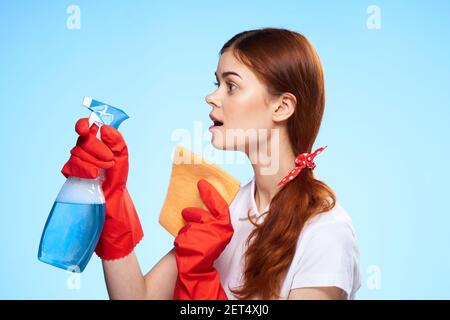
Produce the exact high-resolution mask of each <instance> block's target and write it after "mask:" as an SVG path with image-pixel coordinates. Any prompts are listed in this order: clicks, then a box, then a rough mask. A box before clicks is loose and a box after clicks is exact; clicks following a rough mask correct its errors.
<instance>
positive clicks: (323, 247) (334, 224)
mask: <svg viewBox="0 0 450 320" xmlns="http://www.w3.org/2000/svg"><path fill="white" fill-rule="evenodd" d="M359 264H360V262H359V247H358V243H357V239H356V235H355V231H354V227H353V223H352V219H351V217H350V216H349V214H348V213H347V212H346V210H345V209H344V208H342V207H341V206H340V204H339V203H338V202H336V205H335V207H334V208H333V209H332V210H330V211H327V212H323V213H320V214H319V215H317V216H316V217H314V218H313V219H312V220H311V221H310V222H309V223H308V224H307V225H305V227H304V229H303V231H302V233H301V235H300V237H299V240H298V243H297V252H296V258H295V263H294V264H293V268H294V271H295V276H294V281H293V286H292V288H301V287H322V286H330V287H331V286H335V287H339V288H341V289H343V290H344V291H345V292H346V293H347V296H348V297H350V298H352V297H353V296H354V294H355V292H356V290H357V289H358V288H359V286H360V276H359Z"/></svg>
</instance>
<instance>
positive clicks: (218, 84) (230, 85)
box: [213, 81, 237, 91]
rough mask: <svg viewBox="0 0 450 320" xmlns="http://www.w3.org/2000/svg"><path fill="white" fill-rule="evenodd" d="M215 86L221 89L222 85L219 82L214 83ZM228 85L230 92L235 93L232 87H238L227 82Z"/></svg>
mask: <svg viewBox="0 0 450 320" xmlns="http://www.w3.org/2000/svg"><path fill="white" fill-rule="evenodd" d="M213 84H214V85H215V86H216V87H220V83H219V82H218V81H216V82H213ZM226 84H227V87H228V91H233V89H232V88H231V87H232V86H234V87H237V86H236V85H235V84H234V83H231V82H227V83H226Z"/></svg>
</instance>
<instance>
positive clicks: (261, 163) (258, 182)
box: [246, 129, 296, 213]
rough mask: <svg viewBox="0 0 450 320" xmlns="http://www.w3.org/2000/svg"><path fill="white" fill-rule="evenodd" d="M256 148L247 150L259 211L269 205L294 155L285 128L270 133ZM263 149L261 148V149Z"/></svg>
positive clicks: (292, 165) (291, 167) (287, 171)
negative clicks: (275, 133)
mask: <svg viewBox="0 0 450 320" xmlns="http://www.w3.org/2000/svg"><path fill="white" fill-rule="evenodd" d="M264 143H266V144H267V145H263V146H261V144H262V143H259V146H258V148H256V149H258V150H254V151H248V150H247V152H246V153H247V156H248V157H249V159H250V162H251V163H252V167H253V171H254V175H255V195H254V196H255V203H256V206H257V209H258V211H259V212H260V213H262V211H263V210H264V209H265V208H266V207H267V206H268V205H269V203H270V202H271V200H272V198H273V197H274V196H275V194H276V193H277V192H278V191H279V189H280V188H281V187H279V186H278V182H280V181H281V179H283V178H284V177H285V176H286V175H287V174H288V173H289V172H290V171H291V170H292V169H293V168H294V167H295V163H294V161H295V157H296V155H294V153H293V151H292V147H291V145H290V143H289V139H288V136H287V132H286V130H281V129H280V130H278V134H277V135H273V134H272V135H271V136H270V137H269V139H268V140H267V141H266V142H264ZM262 149H263V150H262Z"/></svg>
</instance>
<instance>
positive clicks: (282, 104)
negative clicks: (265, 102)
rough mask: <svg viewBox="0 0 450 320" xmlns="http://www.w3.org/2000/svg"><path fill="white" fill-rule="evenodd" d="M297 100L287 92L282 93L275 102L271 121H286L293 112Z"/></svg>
mask: <svg viewBox="0 0 450 320" xmlns="http://www.w3.org/2000/svg"><path fill="white" fill-rule="evenodd" d="M296 106H297V98H296V97H295V96H294V95H293V94H292V93H289V92H286V93H283V94H281V95H280V97H279V98H278V99H277V100H276V102H275V103H274V105H273V109H272V120H273V121H274V122H282V121H285V120H287V119H288V118H289V117H290V116H291V115H292V114H293V113H294V111H295V108H296Z"/></svg>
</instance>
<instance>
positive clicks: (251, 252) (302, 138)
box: [220, 28, 336, 299]
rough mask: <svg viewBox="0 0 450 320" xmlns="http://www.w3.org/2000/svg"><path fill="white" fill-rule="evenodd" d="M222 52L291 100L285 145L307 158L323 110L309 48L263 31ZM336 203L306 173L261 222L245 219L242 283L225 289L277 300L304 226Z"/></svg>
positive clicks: (283, 33) (317, 65)
mask: <svg viewBox="0 0 450 320" xmlns="http://www.w3.org/2000/svg"><path fill="white" fill-rule="evenodd" d="M227 50H231V52H232V53H233V54H234V56H235V57H236V58H237V59H238V60H239V61H240V62H242V63H243V64H245V65H246V66H247V67H249V68H250V69H251V70H252V71H253V72H254V73H255V74H256V76H257V77H258V78H259V79H260V80H261V81H262V82H263V83H265V85H266V87H267V89H268V92H269V94H271V95H275V96H276V95H280V94H282V93H284V92H290V93H291V94H293V95H295V97H296V99H297V105H296V108H295V111H294V113H293V114H292V116H291V117H290V118H289V119H288V121H287V131H288V137H289V140H290V141H289V142H290V144H291V146H292V149H293V152H294V154H295V155H298V154H300V153H303V152H308V153H311V152H312V151H311V150H312V147H313V144H314V141H315V139H316V137H317V134H318V132H319V129H320V124H321V121H322V116H323V112H324V109H325V84H324V76H323V70H322V65H321V62H320V59H319V56H318V55H317V53H316V51H315V49H314V47H313V46H312V45H311V43H310V42H309V41H308V40H307V39H306V38H305V37H304V36H303V35H301V34H299V33H297V32H293V31H290V30H286V29H277V28H264V29H256V30H249V31H244V32H241V33H239V34H237V35H235V36H234V37H232V38H231V39H230V40H229V41H228V42H227V43H225V45H224V46H223V47H222V49H221V50H220V54H223V53H224V52H225V51H227ZM293 166H294V164H293ZM252 196H253V195H252ZM335 203H336V196H335V193H334V192H333V190H332V189H331V188H330V187H328V186H327V185H326V184H325V183H323V182H322V181H320V180H317V179H316V178H315V177H314V174H313V172H312V171H311V170H310V169H308V168H305V169H303V170H302V171H301V172H300V174H299V175H298V176H297V177H296V178H295V179H294V180H292V181H290V182H289V183H287V184H286V185H284V186H283V187H282V188H281V189H280V190H279V191H278V193H277V194H276V195H275V196H274V198H273V199H272V201H271V203H270V207H269V211H268V212H267V213H265V214H267V216H266V217H265V219H264V222H263V223H261V224H256V223H255V222H253V221H252V220H251V218H250V216H249V215H248V219H249V220H250V221H251V223H252V224H254V226H255V228H254V229H253V230H252V232H251V233H250V235H249V237H248V239H247V242H246V244H247V251H246V253H245V269H244V283H243V285H242V286H241V287H240V288H238V289H233V288H230V290H231V291H232V292H233V293H234V294H235V296H236V297H238V298H240V299H252V298H260V299H272V298H275V299H278V298H279V292H280V288H281V284H282V281H283V280H284V278H285V276H286V273H287V271H288V269H289V267H290V265H291V263H292V260H293V257H294V255H295V252H296V245H297V241H298V238H299V235H300V232H301V231H302V229H303V227H304V225H305V222H306V221H307V220H308V219H309V218H311V217H313V216H314V215H316V214H318V213H320V212H326V211H329V210H331V209H332V208H333V207H334V206H335Z"/></svg>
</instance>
